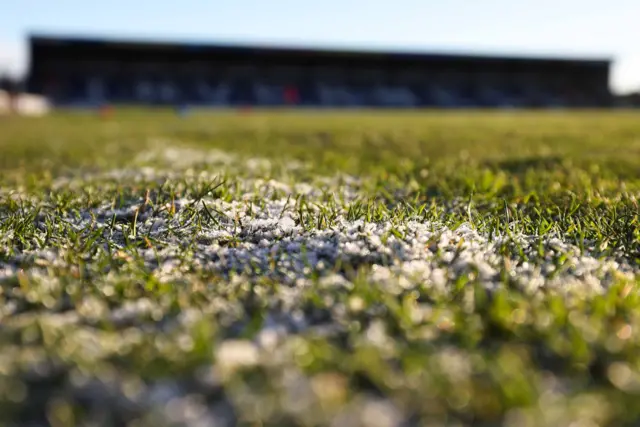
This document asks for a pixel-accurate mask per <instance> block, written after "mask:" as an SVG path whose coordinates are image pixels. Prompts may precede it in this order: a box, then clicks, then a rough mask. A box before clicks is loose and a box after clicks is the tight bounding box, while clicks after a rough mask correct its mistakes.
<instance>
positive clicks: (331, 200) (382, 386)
mask: <svg viewBox="0 0 640 427" xmlns="http://www.w3.org/2000/svg"><path fill="white" fill-rule="evenodd" d="M0 171H1V175H0V348H1V351H0V418H1V420H0V421H2V424H3V425H8V426H19V425H20V426H22V425H28V426H40V425H42V426H44V425H52V426H68V425H87V426H88V425H99V426H102V425H104V426H110V425H116V426H120V425H131V426H147V425H153V426H156V427H160V426H213V425H215V426H231V425H248V426H259V425H270V426H271V425H273V426H320V425H331V426H335V427H342V426H345V427H347V426H373V427H391V426H414V425H415V426H418V425H433V426H440V425H446V426H463V425H477V426H494V425H507V426H514V427H515V426H518V427H521V426H550V427H551V426H553V427H555V426H574V427H576V426H589V427H590V426H626V425H629V426H631V425H640V405H638V401H639V399H640V223H639V216H640V215H639V214H640V212H639V207H638V198H639V197H640V114H638V113H633V112H622V111H621V112H572V113H568V112H501V113H487V112H464V111H460V112H450V113H436V112H412V113H404V112H366V111H364V112H344V113H336V112H312V111H307V112H295V111H281V112H263V111H252V112H234V111H227V112H217V113H212V112H208V113H204V112H202V113H197V112H194V113H192V114H191V115H189V116H187V117H178V116H176V115H175V114H173V113H172V112H168V111H155V112H151V111H139V110H117V111H115V113H114V114H113V115H112V116H111V117H109V118H105V119H100V118H99V117H98V116H97V115H96V114H93V113H91V112H67V113H57V114H55V115H53V116H51V117H47V118H41V119H26V118H0Z"/></svg>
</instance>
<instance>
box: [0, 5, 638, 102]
mask: <svg viewBox="0 0 640 427" xmlns="http://www.w3.org/2000/svg"><path fill="white" fill-rule="evenodd" d="M638 16H640V2H637V1H635V0H610V1H608V2H601V1H594V0H587V1H579V0H561V1H552V0H541V1H538V2H535V3H528V4H524V3H520V4H515V3H513V2H509V1H507V0H487V1H484V2H482V4H480V2H478V3H477V4H472V3H470V2H468V1H463V0H451V1H449V2H446V3H445V2H425V1H419V0H397V1H394V2H382V1H376V0H374V1H364V0H352V1H349V2H339V1H337V0H327V1H324V2H305V3H301V2H293V1H284V0H279V1H273V2H260V1H258V0H242V1H234V2H231V1H226V2H225V1H220V2H199V1H196V0H183V1H180V2H170V1H155V2H151V1H137V2H127V1H124V0H115V1H111V2H102V3H94V2H91V3H87V2H81V1H79V0H62V1H58V2H50V3H44V2H40V1H35V0H20V1H15V0H14V1H11V0H7V1H5V2H3V6H2V13H0V86H1V87H2V89H3V90H4V92H2V93H0V110H2V109H3V108H4V110H5V111H9V110H16V109H29V108H33V109H35V110H38V108H40V109H46V106H48V105H55V106H66V107H71V106H72V107H92V106H103V105H109V104H116V105H117V104H124V105H172V106H202V107H215V106H217V107H229V106H232V107H235V106H244V107H249V106H264V107H277V106H287V107H295V106H298V107H313V108H340V107H342V108H385V107H386V108H423V107H426V108H589V107H598V108H600V107H630V106H637V105H640V95H638V93H637V91H638V90H639V89H640V44H638V43H637V37H635V36H636V35H637V34H636V33H637V30H634V24H635V23H636V21H637V17H638ZM18 94H21V95H20V97H19V96H18ZM27 94H28V95H27ZM2 105H4V107H2ZM30 106H31V107H30Z"/></svg>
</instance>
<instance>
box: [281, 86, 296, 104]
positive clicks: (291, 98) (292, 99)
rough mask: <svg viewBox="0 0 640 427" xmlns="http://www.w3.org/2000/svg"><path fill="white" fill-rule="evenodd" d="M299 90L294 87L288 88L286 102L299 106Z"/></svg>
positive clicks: (286, 89)
mask: <svg viewBox="0 0 640 427" xmlns="http://www.w3.org/2000/svg"><path fill="white" fill-rule="evenodd" d="M299 98H300V96H299V94H298V89H297V88H296V87H294V86H288V87H287V88H285V90H284V101H285V102H286V103H287V104H297V103H298V101H299Z"/></svg>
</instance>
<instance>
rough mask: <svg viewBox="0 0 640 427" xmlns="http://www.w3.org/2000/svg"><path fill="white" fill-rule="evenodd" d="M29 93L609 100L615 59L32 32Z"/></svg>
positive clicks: (216, 99) (350, 100)
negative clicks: (144, 39) (213, 42)
mask: <svg viewBox="0 0 640 427" xmlns="http://www.w3.org/2000/svg"><path fill="white" fill-rule="evenodd" d="M29 48H30V72H29V76H28V81H27V87H28V90H30V91H32V92H35V93H38V94H41V95H44V96H47V97H48V98H49V99H51V100H52V101H53V102H54V103H55V104H57V105H96V104H102V103H122V104H145V105H148V104H154V105H178V104H189V105H201V106H222V107H224V106H283V105H299V106H308V107H329V108H335V107H406V108H411V107H436V108H473V107H489V108H491V107H495V108H500V107H529V108H531V107H533V108H535V107H539V108H545V107H605V106H608V105H610V104H611V102H612V95H611V92H610V90H609V72H610V65H611V62H610V60H609V59H566V58H526V57H497V56H493V57H490V56H469V55H453V54H424V53H398V52H395V53H394V52H354V51H338V50H334V51H329V50H317V49H316V50H313V49H301V48H282V47H261V46H232V45H196V44H179V43H160V42H139V41H109V40H99V39H88V38H73V37H52V36H43V35H34V36H31V37H30V39H29Z"/></svg>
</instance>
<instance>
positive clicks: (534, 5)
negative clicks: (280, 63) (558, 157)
mask: <svg viewBox="0 0 640 427" xmlns="http://www.w3.org/2000/svg"><path fill="white" fill-rule="evenodd" d="M2 2H3V5H2V7H1V8H0V72H2V71H7V70H9V71H10V72H12V73H20V72H24V70H25V69H26V66H27V65H26V63H27V58H26V48H25V39H26V36H27V34H29V33H30V32H34V31H35V32H40V33H58V34H74V35H94V36H96V35H97V36H119V37H127V36H130V37H144V38H159V39H165V40H178V41H180V40H184V41H202V42H215V41H238V42H268V43H275V44H302V45H312V46H323V47H347V48H373V49H378V48H380V49H410V50H420V51H422V50H424V51H432V50H437V51H453V52H474V53H488V54H495V53H506V54H536V55H545V54H551V55H554V56H555V55H570V56H587V57H592V56H594V57H601V56H604V57H611V58H613V59H614V61H615V65H614V69H613V77H612V87H613V88H614V89H615V90H630V89H640V42H639V41H638V31H637V30H634V28H635V25H637V19H638V17H640V1H638V0H608V1H603V0H537V1H535V2H534V1H528V2H524V1H522V2H517V1H513V0H511V1H510V0H482V1H474V0H447V1H439V0H393V1H388V0H386V1H384V0H368V1H367V0H342V1H340V0H323V1H318V0H316V1H306V2H303V1H300V0H298V1H295V0H269V1H266V0H210V1H206V0H176V1H168V0H156V1H151V0H128V1H127V0H110V1H107V0H103V1H95V0H94V1H86V0H85V1H80V0H55V1H53V0H52V1H45V0H3V1H2Z"/></svg>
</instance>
